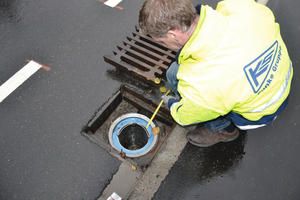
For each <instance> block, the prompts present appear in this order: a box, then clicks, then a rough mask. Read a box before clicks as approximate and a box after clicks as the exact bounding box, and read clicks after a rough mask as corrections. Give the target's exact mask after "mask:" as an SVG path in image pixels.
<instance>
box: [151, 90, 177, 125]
mask: <svg viewBox="0 0 300 200" xmlns="http://www.w3.org/2000/svg"><path fill="white" fill-rule="evenodd" d="M170 91H171V88H170V89H169V90H168V91H167V93H166V94H165V96H167V95H168V94H169V92H170ZM163 102H164V99H163V100H161V102H160V104H159V105H158V106H157V108H156V110H155V112H154V113H153V115H152V117H151V119H150V121H149V122H148V124H147V126H146V129H147V128H148V127H149V125H150V123H151V122H152V120H153V118H154V117H155V115H156V113H157V111H158V110H159V108H160V106H161V104H162V103H163Z"/></svg>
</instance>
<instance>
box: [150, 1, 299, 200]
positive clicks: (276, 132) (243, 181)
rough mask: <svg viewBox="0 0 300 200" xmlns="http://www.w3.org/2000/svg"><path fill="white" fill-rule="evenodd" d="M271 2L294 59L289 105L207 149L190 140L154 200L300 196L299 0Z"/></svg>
mask: <svg viewBox="0 0 300 200" xmlns="http://www.w3.org/2000/svg"><path fill="white" fill-rule="evenodd" d="M207 3H208V4H209V2H207ZM209 5H210V4H209ZM212 6H213V5H212ZM267 6H268V7H269V8H270V9H271V10H272V11H273V12H274V15H275V17H276V21H277V22H278V23H279V24H280V27H281V33H282V37H283V39H284V41H285V43H286V45H287V48H288V50H289V54H290V58H291V60H292V62H293V67H294V79H293V85H292V89H291V94H290V101H289V105H288V107H287V108H286V109H285V110H284V111H283V113H281V114H280V115H279V116H278V118H277V119H276V120H275V121H274V123H273V124H272V125H269V126H267V127H264V128H260V129H256V130H250V131H247V133H245V132H243V133H242V134H240V136H239V138H238V139H237V140H236V141H233V142H230V143H221V144H217V145H215V146H212V147H209V148H198V147H195V146H193V145H190V144H187V146H186V147H185V149H184V150H183V151H182V153H181V155H180V157H179V159H178V161H177V162H176V163H175V165H174V166H173V168H172V169H171V170H170V173H169V175H168V176H167V178H166V179H165V181H164V182H163V183H162V185H161V187H160V189H159V190H158V192H156V194H155V196H154V198H153V199H154V200H156V199H176V200H177V199H204V200H207V199H222V200H225V199H228V200H232V199H236V200H240V199H243V200H248V199H249V200H251V199H276V200H282V199H286V200H297V199H299V195H300V174H299V169H300V156H299V150H300V147H299V141H300V134H299V133H300V131H299V129H300V94H299V91H300V88H299V79H300V75H299V63H300V59H299V55H300V49H299V46H300V40H299V33H300V15H299V13H298V10H299V9H300V2H299V1H295V0H293V1H280V0H275V1H269V2H268V4H267Z"/></svg>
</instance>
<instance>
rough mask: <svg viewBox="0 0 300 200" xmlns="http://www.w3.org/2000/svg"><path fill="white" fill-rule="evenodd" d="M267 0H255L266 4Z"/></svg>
mask: <svg viewBox="0 0 300 200" xmlns="http://www.w3.org/2000/svg"><path fill="white" fill-rule="evenodd" d="M268 1H269V0H257V3H260V4H263V5H266V4H267V3H268Z"/></svg>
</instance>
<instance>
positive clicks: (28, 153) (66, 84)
mask: <svg viewBox="0 0 300 200" xmlns="http://www.w3.org/2000/svg"><path fill="white" fill-rule="evenodd" d="M142 2H143V1H137V0H126V1H125V0H124V1H122V2H121V3H120V4H119V5H118V6H119V7H120V8H110V7H107V6H105V5H103V2H101V1H97V0H92V1H84V2H83V1H70V0H64V1H59V0H52V1H46V0H40V1H33V0H27V1H18V0H11V1H5V0H2V1H0V54H1V57H0V85H1V84H2V83H4V82H5V81H6V80H7V79H9V78H10V77H11V76H13V75H14V74H15V73H16V72H17V71H18V70H20V69H21V68H22V67H23V66H25V65H26V64H27V61H26V60H35V61H37V62H39V63H41V64H43V65H45V66H47V67H49V68H50V71H46V70H44V69H40V70H39V71H38V72H36V73H35V74H34V75H32V76H31V77H30V78H29V79H28V80H27V81H26V82H25V83H24V84H22V85H21V86H20V87H19V88H18V89H17V90H15V91H14V92H13V93H12V94H11V95H10V96H8V97H7V98H6V99H5V100H4V101H3V102H2V103H0V117H1V120H0V127H1V131H0V141H1V147H0V150H1V151H0V156H1V161H0V169H1V170H0V199H85V200H86V199H96V198H97V197H99V196H100V194H101V192H102V191H103V190H104V188H105V187H106V185H107V184H109V182H110V179H111V177H112V175H113V174H114V173H116V171H117V170H118V168H119V165H120V164H121V162H120V160H118V159H117V158H115V157H113V156H111V155H110V154H108V153H107V151H106V150H105V149H102V148H100V147H99V146H97V145H96V144H94V143H92V142H90V141H89V140H88V139H87V138H85V137H83V136H82V135H81V130H82V127H83V126H84V125H85V124H87V122H88V121H89V120H90V119H91V117H92V116H93V115H94V113H95V111H96V110H97V109H98V108H99V107H101V105H103V104H104V103H105V102H106V101H107V100H108V99H109V98H110V97H111V95H112V94H114V93H115V92H116V91H117V90H118V89H119V87H120V85H121V84H122V83H129V84H134V85H135V86H137V87H138V86H140V85H139V83H138V82H135V81H134V79H126V78H124V76H123V73H122V72H120V71H119V70H116V69H115V67H113V66H111V65H109V64H107V63H105V62H104V60H103V55H111V54H112V51H114V50H115V49H116V46H117V45H120V44H121V43H122V41H123V40H124V39H125V37H126V35H130V34H131V32H132V31H133V30H134V26H135V25H136V24H137V17H138V10H139V8H140V5H141V4H142ZM192 2H193V3H194V4H195V5H196V4H198V3H204V4H209V5H211V6H212V7H215V6H216V4H217V2H219V1H218V0H210V1H209V0H206V1H195V0H193V1H192ZM267 6H268V7H269V8H270V9H271V10H273V12H274V14H275V17H276V20H277V21H278V22H279V23H280V25H281V31H282V36H283V39H284V40H285V41H286V45H287V47H288V50H289V52H290V56H291V60H292V61H293V65H294V74H295V75H294V80H293V86H292V91H291V96H290V102H289V105H288V107H287V108H286V109H285V111H284V112H283V113H282V114H280V115H279V117H278V118H277V120H276V121H275V122H274V123H273V124H272V125H270V126H267V127H265V128H261V129H257V130H253V131H248V132H247V133H242V134H241V135H240V137H239V138H238V139H237V140H236V141H234V142H232V143H225V144H218V145H215V146H213V147H211V148H197V147H193V146H192V145H190V144H188V145H187V146H186V147H185V149H184V150H183V152H182V153H181V155H180V157H179V159H178V161H177V162H176V163H175V165H174V166H173V168H172V169H171V171H170V173H169V175H168V176H167V178H166V180H165V181H164V182H163V183H162V185H161V187H160V189H159V190H158V192H157V193H156V194H155V196H154V198H153V199H297V198H298V196H299V194H300V188H299V186H300V180H299V178H300V175H299V173H298V172H299V168H300V160H299V153H298V151H299V149H300V148H299V147H298V141H299V140H300V136H299V131H298V128H299V127H300V124H299V121H300V120H299V117H300V115H299V110H300V104H299V102H300V100H299V92H298V91H299V85H300V84H299V72H298V71H299V70H298V68H299V67H298V66H299V55H300V52H299V45H300V42H299V31H300V19H299V18H300V17H299V14H298V11H299V9H300V2H299V1H298V0H291V1H282V0H281V1H279V0H273V1H270V2H269V3H268V4H267ZM121 8H122V9H121ZM143 87H144V86H143ZM142 89H147V90H148V89H149V88H147V87H145V88H142Z"/></svg>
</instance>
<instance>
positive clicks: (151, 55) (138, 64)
mask: <svg viewBox="0 0 300 200" xmlns="http://www.w3.org/2000/svg"><path fill="white" fill-rule="evenodd" d="M132 34H133V37H126V38H127V41H123V44H124V46H117V51H116V52H114V56H104V60H105V62H107V63H109V64H111V65H114V66H115V67H117V68H119V69H121V70H123V71H125V72H127V73H129V74H132V75H133V76H136V77H138V78H140V79H141V80H143V81H145V82H147V83H149V84H151V85H154V86H156V87H159V85H158V84H156V83H155V79H156V78H162V76H163V73H164V72H165V71H166V70H167V69H168V68H169V66H170V64H171V63H172V62H174V61H175V54H176V52H175V51H172V50H170V49H168V48H166V47H164V46H163V45H162V44H160V43H158V42H155V41H154V40H153V39H152V38H151V37H149V36H142V35H140V34H139V33H138V31H136V33H132Z"/></svg>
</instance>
